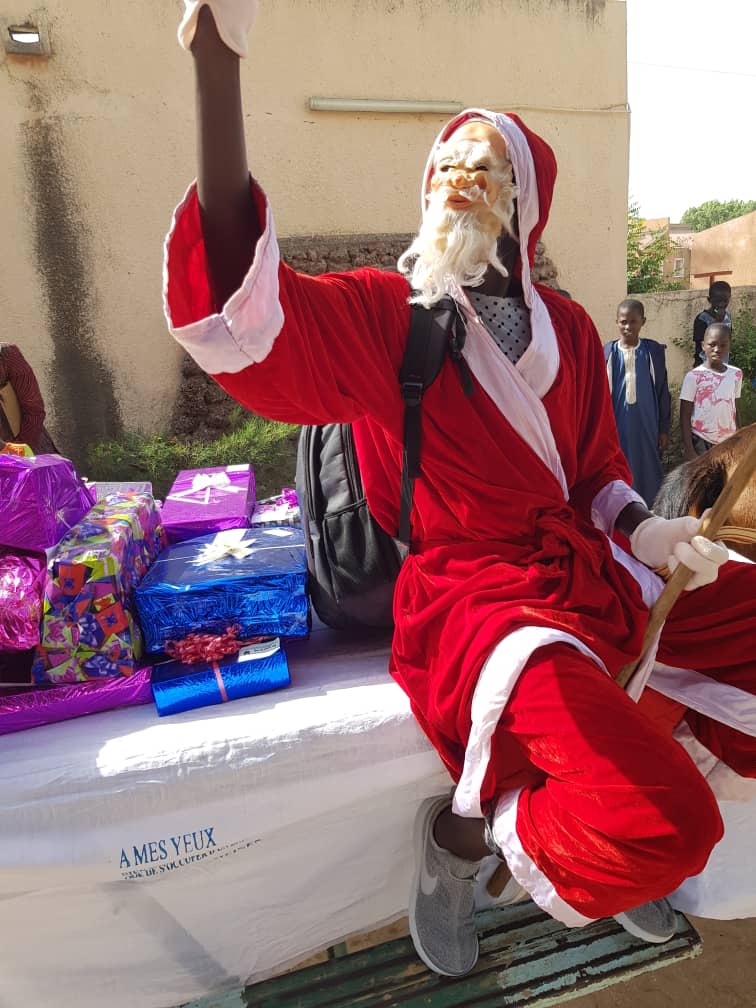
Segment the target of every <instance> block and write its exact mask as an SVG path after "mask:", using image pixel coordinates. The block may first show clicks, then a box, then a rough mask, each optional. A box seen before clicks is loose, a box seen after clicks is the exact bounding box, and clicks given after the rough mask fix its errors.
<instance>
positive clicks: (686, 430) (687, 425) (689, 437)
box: [680, 399, 698, 462]
mask: <svg viewBox="0 0 756 1008" xmlns="http://www.w3.org/2000/svg"><path fill="white" fill-rule="evenodd" d="M692 420H693V403H692V402H688V400H687V399H681V400H680V437H681V438H682V444H683V455H684V456H685V461H686V462H692V461H693V460H694V459H696V458H697V457H698V456H697V455H696V450H695V448H694V447H693V428H692V427H691V421H692Z"/></svg>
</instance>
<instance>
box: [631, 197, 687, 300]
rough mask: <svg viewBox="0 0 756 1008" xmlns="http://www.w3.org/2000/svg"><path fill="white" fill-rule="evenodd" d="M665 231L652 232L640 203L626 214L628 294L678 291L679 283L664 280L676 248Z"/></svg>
mask: <svg viewBox="0 0 756 1008" xmlns="http://www.w3.org/2000/svg"><path fill="white" fill-rule="evenodd" d="M675 247H676V246H675V244H674V242H672V241H670V239H669V235H667V234H666V232H664V231H649V230H648V228H647V227H646V222H645V220H644V219H643V217H641V215H640V210H639V208H638V205H637V203H631V204H630V206H629V207H628V211H627V293H628V294H646V293H648V292H649V291H663V290H679V289H680V284H679V283H676V282H674V281H670V280H666V279H665V278H664V260H665V259H666V258H667V256H668V255H669V254H670V253H671V252H673V251H674V249H675Z"/></svg>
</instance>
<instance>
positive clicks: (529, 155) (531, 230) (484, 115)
mask: <svg viewBox="0 0 756 1008" xmlns="http://www.w3.org/2000/svg"><path fill="white" fill-rule="evenodd" d="M471 120H482V121H483V122H487V123H490V124H491V125H493V126H495V127H496V129H498V131H499V133H501V135H502V137H503V138H504V141H505V142H506V145H507V152H508V154H509V158H510V160H511V162H512V168H513V169H514V177H515V183H516V184H517V188H518V191H519V194H518V197H517V226H518V234H519V236H520V238H519V240H520V256H519V259H518V262H517V265H516V267H515V273H516V275H517V276H519V277H520V279H521V281H522V290H523V296H524V299H525V304H526V305H527V306H528V308H529V309H530V314H531V329H532V333H533V343H532V345H531V347H530V348H529V350H528V351H527V352H526V355H525V359H523V360H522V364H521V366H520V371H521V372H523V373H524V374H525V377H526V378H527V380H528V382H529V384H530V385H531V386H532V387H533V388H534V389H535V391H536V392H537V393H538V394H539V395H540V396H543V395H544V394H545V392H546V391H547V390H548V389H549V388H550V387H551V384H552V382H553V381H554V378H555V376H556V372H557V368H558V364H559V354H558V350H557V346H556V336H555V334H554V330H553V325H552V322H551V319H550V317H549V313H548V311H547V309H546V306H545V304H544V303H543V301H542V299H541V297H540V295H539V294H538V292H537V290H536V289H535V288H534V286H533V282H532V280H531V267H532V266H533V262H534V259H535V247H536V242H537V241H538V239H539V237H540V236H541V234H542V233H543V229H544V228H545V227H546V222H547V220H548V216H549V208H550V206H551V197H552V195H553V192H554V183H555V182H556V174H557V164H556V158H555V157H554V152H553V151H552V149H551V148H550V147H549V145H548V144H547V143H546V141H545V140H542V139H541V137H539V136H538V135H537V134H536V133H533V132H532V131H531V130H529V129H528V128H527V126H525V125H524V123H523V122H521V120H520V119H519V118H518V117H517V116H516V115H513V114H511V113H507V114H505V113H502V112H489V111H488V110H486V109H466V110H465V111H464V112H460V114H459V115H458V116H456V117H455V118H454V119H452V120H451V121H450V122H448V123H447V124H446V126H444V128H443V129H442V130H441V132H440V133H439V135H438V136H437V137H436V141H435V143H434V144H433V147H432V148H431V152H430V155H429V157H428V162H427V164H426V166H425V175H424V178H423V191H422V194H421V203H422V212H423V215H424V214H425V208H426V194H427V193H428V191H429V190H430V180H431V176H432V174H433V168H434V165H435V161H436V155H437V152H438V147H439V144H441V143H443V142H444V141H446V140H448V139H449V137H450V136H451V135H452V133H454V131H455V130H457V129H459V127H460V126H462V125H463V124H464V123H466V122H470V121H471Z"/></svg>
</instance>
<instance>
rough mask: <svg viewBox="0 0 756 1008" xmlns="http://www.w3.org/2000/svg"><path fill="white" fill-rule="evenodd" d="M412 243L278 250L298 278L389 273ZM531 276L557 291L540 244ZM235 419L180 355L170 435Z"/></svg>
mask: <svg viewBox="0 0 756 1008" xmlns="http://www.w3.org/2000/svg"><path fill="white" fill-rule="evenodd" d="M412 238H413V236H412V235H410V234H393V235H332V236H314V237H311V238H301V237H300V238H284V239H282V240H280V241H279V246H280V249H281V255H282V256H283V258H284V260H285V261H286V262H287V263H288V264H289V266H291V267H292V268H293V269H295V270H298V271H299V272H300V273H307V274H309V275H310V276H316V275H318V274H320V273H331V272H340V271H343V270H350V269H358V268H359V267H360V266H374V267H377V268H378V269H385V270H393V269H395V268H396V260H397V259H398V258H399V256H400V255H401V254H402V252H403V251H404V250H405V249H406V248H407V246H408V245H409V244H410V242H411V241H412ZM533 277H534V279H535V280H536V281H537V282H538V283H543V284H547V285H548V286H549V287H559V281H558V277H557V270H556V266H555V265H554V263H553V262H552V261H551V259H550V257H549V255H548V253H547V251H546V249H545V247H544V245H543V243H542V242H538V245H537V246H536V258H535V267H534V270H533ZM235 416H236V417H238V416H239V409H238V407H236V404H235V403H234V400H233V399H231V397H230V396H228V395H226V393H225V392H224V391H223V389H221V388H220V387H219V386H218V385H216V384H215V382H214V381H213V380H212V378H209V377H208V376H207V375H206V374H204V372H202V371H201V370H200V369H199V367H197V365H196V364H195V363H194V361H193V360H192V359H191V358H190V357H188V356H185V357H184V359H183V361H182V365H181V383H180V386H179V391H178V395H177V397H176V404H175V407H174V410H173V416H172V419H171V433H172V434H175V435H177V436H180V437H196V438H201V439H203V440H213V439H214V438H217V437H218V436H219V435H221V434H223V433H225V432H226V431H228V430H229V429H230V427H231V425H232V423H233V420H234V417H235Z"/></svg>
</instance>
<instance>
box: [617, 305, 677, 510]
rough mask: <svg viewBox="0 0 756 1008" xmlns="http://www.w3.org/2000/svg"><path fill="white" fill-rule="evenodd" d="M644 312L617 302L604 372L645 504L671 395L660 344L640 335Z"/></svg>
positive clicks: (654, 481) (656, 477)
mask: <svg viewBox="0 0 756 1008" xmlns="http://www.w3.org/2000/svg"><path fill="white" fill-rule="evenodd" d="M645 324H646V311H645V309H644V307H643V304H642V303H641V302H640V301H634V300H632V299H629V300H627V301H622V302H621V303H620V304H619V305H618V307H617V327H618V328H619V331H620V336H619V339H616V340H614V341H613V342H611V343H607V344H605V345H604V359H605V360H606V374H607V377H608V379H609V389H610V391H611V394H612V406H613V407H614V418H615V420H616V421H617V430H618V432H619V440H620V446H621V448H622V451H623V452H624V454H625V457H626V458H627V461H628V464H629V465H630V470H631V472H632V474H633V489H634V490H637V491H638V493H639V494H640V495H641V497H642V498H643V499H644V500H645V502H646V504H647V505H648V506H649V507H651V505H652V503H653V501H654V497H656V493H657V491H658V489H659V486H660V485H661V481H662V478H663V476H664V470H663V469H662V464H661V454H662V453H663V452H664V450H665V448H666V447H667V441H668V439H669V425H670V414H671V398H670V394H669V386H668V385H667V364H666V360H665V354H664V349H665V347H664V344H663V343H657V342H656V340H652V339H641V337H640V332H641V329H642V328H643V326H644V325H645Z"/></svg>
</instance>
